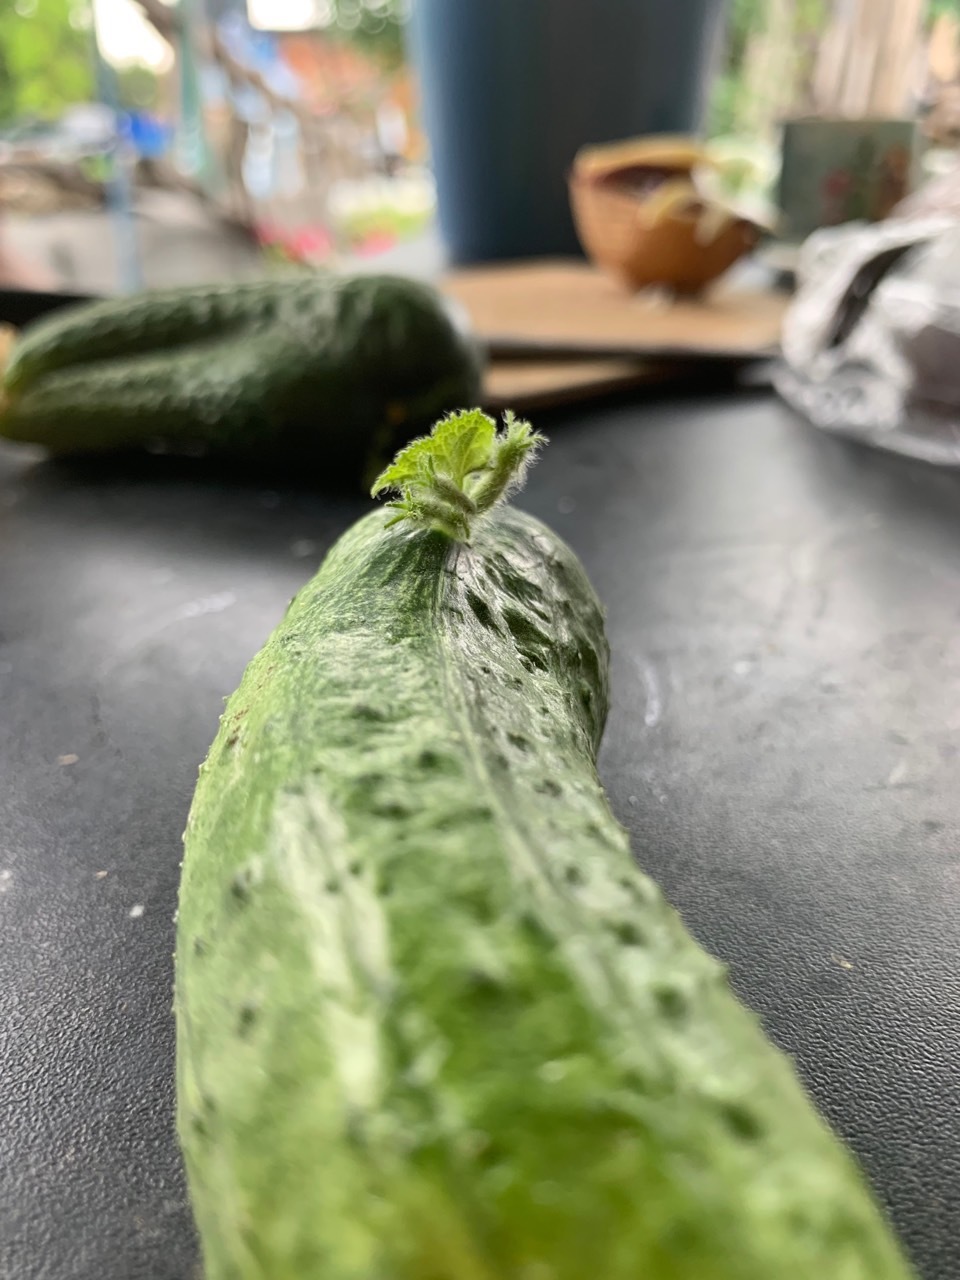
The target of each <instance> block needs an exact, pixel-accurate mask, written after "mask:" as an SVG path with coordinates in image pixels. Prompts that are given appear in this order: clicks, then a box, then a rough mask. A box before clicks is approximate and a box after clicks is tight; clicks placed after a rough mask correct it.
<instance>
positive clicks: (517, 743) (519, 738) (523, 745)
mask: <svg viewBox="0 0 960 1280" xmlns="http://www.w3.org/2000/svg"><path fill="white" fill-rule="evenodd" d="M507 741H508V742H509V743H510V745H511V746H512V747H516V749H517V750H518V751H529V750H530V739H529V738H525V737H524V736H523V734H522V733H508V734H507Z"/></svg>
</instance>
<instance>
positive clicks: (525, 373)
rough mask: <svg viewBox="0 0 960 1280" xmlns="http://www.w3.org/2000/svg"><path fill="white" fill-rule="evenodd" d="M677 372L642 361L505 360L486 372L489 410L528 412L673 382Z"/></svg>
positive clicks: (485, 400)
mask: <svg viewBox="0 0 960 1280" xmlns="http://www.w3.org/2000/svg"><path fill="white" fill-rule="evenodd" d="M676 369H677V366H676V365H670V364H665V363H664V364H653V363H649V362H644V361H641V360H574V359H564V360H532V361H527V360H502V361H496V360H495V361H493V362H492V363H491V364H490V365H488V366H487V370H486V373H485V374H484V380H483V392H484V395H483V400H484V408H486V409H489V410H491V411H493V412H497V411H499V410H502V409H516V410H517V412H529V411H531V410H534V409H546V408H552V407H553V406H554V405H562V404H571V403H575V402H576V401H579V400H592V399H595V398H597V397H600V396H605V395H612V394H614V393H615V392H618V391H630V390H632V389H633V388H635V387H642V386H651V385H655V384H657V383H662V382H666V381H669V379H670V378H671V377H673V376H674V375H675V373H676Z"/></svg>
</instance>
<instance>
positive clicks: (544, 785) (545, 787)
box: [533, 778, 563, 796]
mask: <svg viewBox="0 0 960 1280" xmlns="http://www.w3.org/2000/svg"><path fill="white" fill-rule="evenodd" d="M533 789H534V791H539V792H540V794H541V795H542V796H559V795H562V793H563V787H561V785H560V783H559V782H556V781H555V780H554V779H553V778H541V779H540V781H539V782H538V783H536V784H535V785H534V788H533Z"/></svg>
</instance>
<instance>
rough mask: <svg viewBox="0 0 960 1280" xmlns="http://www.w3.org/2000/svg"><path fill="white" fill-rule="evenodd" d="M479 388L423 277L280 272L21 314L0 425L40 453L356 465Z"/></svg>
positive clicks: (467, 347) (366, 467) (458, 337)
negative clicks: (156, 451) (140, 452)
mask: <svg viewBox="0 0 960 1280" xmlns="http://www.w3.org/2000/svg"><path fill="white" fill-rule="evenodd" d="M479 395H480V361H479V357H478V352H477V350H476V348H475V347H474V345H473V344H472V343H471V342H470V340H469V339H468V338H467V337H466V335H465V334H464V333H463V332H462V331H461V330H460V329H459V328H458V326H457V325H456V324H455V323H454V322H453V320H452V318H451V316H450V314H449V313H448V311H447V309H446V307H445V305H444V304H443V302H442V301H441V300H440V298H439V296H438V295H437V294H436V293H435V292H434V291H433V290H432V289H430V288H428V287H427V286H426V285H422V284H418V283H416V282H414V281H411V280H406V279H401V278H399V277H393V276H333V275H331V276H321V275H295V276H290V277H280V278H277V279H269V280H262V281H256V282H253V283H248V284H231V285H204V286H200V287H195V288H186V289H172V290H167V291H157V292H154V293H145V294H142V295H140V296H137V297H133V298H122V299H116V300H112V301H109V302H99V303H92V304H88V305H84V306H80V307H76V308H72V309H70V310H69V311H66V312H64V313H62V314H58V315H56V316H53V317H51V318H48V319H46V320H44V321H41V322H39V323H37V324H35V325H33V326H31V327H30V328H28V329H27V330H26V331H25V332H24V334H23V336H22V337H21V339H20V340H19V341H18V342H17V343H16V344H15V345H14V347H13V349H12V351H11V353H10V355H9V359H8V361H7V363H6V367H5V369H4V371H3V377H2V381H0V435H3V436H6V437H8V438H9V439H12V440H19V441H23V442H28V443H31V444H40V445H45V446H46V447H47V449H49V450H50V451H52V452H54V453H61V454H62V453H89V452H101V451H106V450H118V449H129V448H131V447H139V446H148V447H151V448H157V447H160V448H163V449H165V450H170V451H173V452H186V453H197V452H201V453H210V454H215V455H226V456H229V457H234V458H239V459H242V460H247V461H249V460H262V459H267V460H270V461H273V462H280V463H295V464H298V465H299V464H301V463H306V464H307V465H310V466H314V467H316V468H317V473H316V474H317V478H318V480H321V481H324V480H325V481H327V482H328V483H336V482H342V481H343V480H351V479H356V478H357V477H361V476H364V475H365V476H367V478H368V480H369V478H370V476H371V475H372V474H373V473H374V472H375V471H376V470H378V469H379V467H380V466H382V465H383V462H384V461H385V459H386V458H387V457H389V456H390V454H392V453H393V452H394V450H395V449H396V447H397V445H398V443H402V442H403V441H404V440H406V439H409V438H410V436H411V435H413V434H415V432H416V431H417V430H421V429H423V428H424V427H425V426H427V425H429V423H431V422H432V421H433V420H434V419H435V418H436V417H437V416H438V415H439V414H440V413H442V412H444V411H445V410H447V409H450V408H452V407H454V406H455V405H457V404H462V403H464V402H467V403H470V402H476V400H478V399H479Z"/></svg>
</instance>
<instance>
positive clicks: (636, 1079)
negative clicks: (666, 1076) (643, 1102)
mask: <svg viewBox="0 0 960 1280" xmlns="http://www.w3.org/2000/svg"><path fill="white" fill-rule="evenodd" d="M623 1083H624V1084H625V1085H626V1086H627V1088H628V1089H632V1090H633V1091H634V1092H635V1093H646V1092H647V1089H648V1088H649V1082H648V1080H647V1077H646V1076H645V1075H644V1074H643V1072H642V1071H638V1070H637V1068H636V1067H628V1068H627V1070H626V1071H625V1072H624V1075H623Z"/></svg>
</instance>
